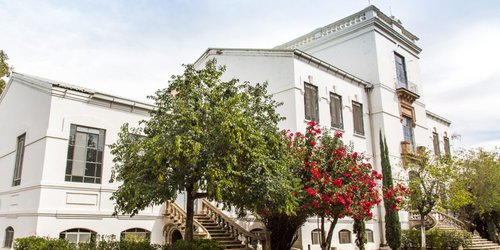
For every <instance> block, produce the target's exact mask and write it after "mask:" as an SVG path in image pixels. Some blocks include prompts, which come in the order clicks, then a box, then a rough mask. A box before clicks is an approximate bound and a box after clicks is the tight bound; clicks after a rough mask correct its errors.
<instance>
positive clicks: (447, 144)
mask: <svg viewBox="0 0 500 250" xmlns="http://www.w3.org/2000/svg"><path fill="white" fill-rule="evenodd" d="M443 144H444V152H445V154H447V155H451V146H450V138H448V136H443Z"/></svg>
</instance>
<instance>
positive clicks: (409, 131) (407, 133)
mask: <svg viewBox="0 0 500 250" xmlns="http://www.w3.org/2000/svg"><path fill="white" fill-rule="evenodd" d="M402 123H403V139H404V141H405V142H409V143H410V146H411V148H412V149H414V148H415V139H414V136H413V120H412V119H411V118H409V117H406V116H403V121H402Z"/></svg>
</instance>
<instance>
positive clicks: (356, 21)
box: [275, 5, 421, 51]
mask: <svg viewBox="0 0 500 250" xmlns="http://www.w3.org/2000/svg"><path fill="white" fill-rule="evenodd" d="M372 13H373V14H372ZM367 21H372V22H374V23H375V24H378V26H379V27H382V28H384V29H385V30H386V31H388V32H389V33H391V34H393V35H394V36H397V37H399V38H400V39H402V40H404V41H405V42H406V43H407V44H408V45H409V46H410V47H413V48H414V49H415V50H416V51H420V50H421V49H420V48H418V46H416V45H415V44H414V43H415V42H416V41H418V37H417V36H415V35H414V34H412V33H411V32H409V31H408V30H407V29H405V28H404V27H403V25H402V24H401V21H399V20H397V19H395V18H394V17H389V16H387V15H386V14H384V13H383V12H382V11H380V10H379V9H378V8H377V7H375V6H374V5H370V6H368V7H367V8H365V9H363V10H361V11H359V12H356V13H354V14H352V15H350V16H348V17H345V18H342V19H340V20H338V21H335V22H333V23H331V24H328V25H326V26H323V27H320V28H317V29H315V30H313V31H311V32H309V33H307V34H305V35H302V36H300V37H298V38H295V39H293V40H291V41H288V42H286V43H284V44H281V45H278V46H276V47H275V48H276V49H295V48H299V47H301V46H302V45H305V44H308V43H310V42H313V41H316V40H318V39H321V38H324V37H332V36H334V35H337V34H339V33H342V32H341V31H345V30H348V29H351V28H353V27H358V26H362V25H361V24H362V23H367ZM394 26H395V27H397V29H399V30H400V32H397V31H395V29H394Z"/></svg>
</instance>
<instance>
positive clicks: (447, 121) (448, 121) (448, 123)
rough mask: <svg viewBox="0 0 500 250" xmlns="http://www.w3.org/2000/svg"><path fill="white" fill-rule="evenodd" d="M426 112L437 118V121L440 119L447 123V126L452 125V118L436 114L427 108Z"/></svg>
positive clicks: (429, 115)
mask: <svg viewBox="0 0 500 250" xmlns="http://www.w3.org/2000/svg"><path fill="white" fill-rule="evenodd" d="M425 114H426V115H427V116H428V117H430V118H433V119H434V120H437V121H439V122H441V123H444V124H446V125H447V126H450V125H451V121H450V120H448V119H446V118H444V117H442V116H439V115H437V114H435V113H432V112H431V111H429V110H426V111H425Z"/></svg>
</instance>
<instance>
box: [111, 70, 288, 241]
mask: <svg viewBox="0 0 500 250" xmlns="http://www.w3.org/2000/svg"><path fill="white" fill-rule="evenodd" d="M224 71H225V67H223V66H220V67H217V65H216V61H215V60H210V61H208V62H207V64H206V66H205V68H203V69H200V70H198V69H196V68H195V67H194V66H193V65H186V66H185V71H184V74H183V75H178V76H172V80H171V81H170V83H169V86H168V88H165V89H162V90H158V91H157V92H156V94H155V95H154V96H152V97H150V98H152V99H153V100H154V101H155V104H156V109H155V110H154V111H152V112H151V114H150V115H151V118H150V120H148V121H142V123H141V126H142V128H129V126H128V124H125V125H124V126H123V127H122V130H121V132H120V134H119V139H118V141H117V142H116V143H115V144H113V145H111V146H110V147H111V152H112V153H113V155H114V156H115V157H114V159H113V161H114V162H115V167H114V169H113V175H112V178H111V180H112V181H114V180H116V181H121V182H123V184H121V186H120V187H119V189H118V190H117V191H116V192H114V193H113V196H112V199H113V200H114V201H115V202H116V207H115V213H124V214H132V215H135V214H137V213H138V212H139V211H140V210H142V209H144V208H146V207H148V206H151V205H159V204H163V203H164V202H166V201H167V200H172V199H175V197H176V195H177V193H178V192H179V191H183V190H186V193H185V194H186V200H187V207H186V214H187V219H186V240H188V241H189V240H191V239H192V220H193V219H192V218H193V204H194V200H195V199H198V198H204V197H208V198H209V199H211V200H215V201H217V202H219V203H222V204H223V205H224V206H225V207H233V206H234V207H235V208H236V209H237V210H238V211H239V212H240V213H243V212H244V211H245V209H248V210H250V211H255V210H257V208H258V207H261V206H262V203H263V202H264V201H269V200H272V201H274V206H276V207H277V208H279V209H281V210H286V209H287V208H288V209H291V206H290V205H289V204H291V203H292V202H293V197H292V196H291V195H286V194H290V190H289V186H290V184H289V183H287V181H286V180H287V179H286V178H283V176H286V175H287V174H288V173H287V172H286V171H285V169H284V168H283V167H282V164H281V161H282V158H283V155H284V154H282V149H281V148H283V142H282V140H281V135H280V133H279V130H278V127H277V123H278V122H279V121H280V120H282V119H283V118H282V117H281V116H280V115H279V114H278V113H277V112H276V111H275V109H276V108H277V107H278V106H279V103H277V102H275V101H274V100H273V99H272V97H271V96H270V95H268V94H267V90H266V88H267V83H264V84H255V85H251V84H249V83H247V82H245V83H239V82H238V80H236V79H232V80H229V81H221V77H222V75H223V73H224ZM137 134H140V135H141V134H142V135H145V137H144V138H141V137H139V136H134V135H137ZM283 180H285V181H283ZM284 194H285V195H284ZM287 204H288V205H287Z"/></svg>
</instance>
